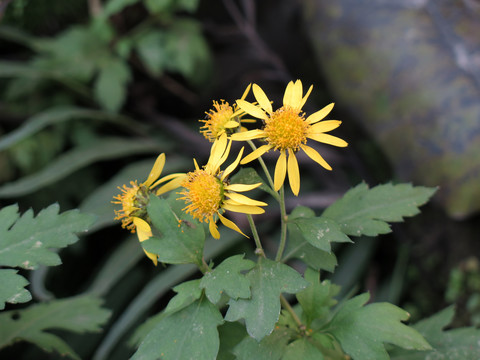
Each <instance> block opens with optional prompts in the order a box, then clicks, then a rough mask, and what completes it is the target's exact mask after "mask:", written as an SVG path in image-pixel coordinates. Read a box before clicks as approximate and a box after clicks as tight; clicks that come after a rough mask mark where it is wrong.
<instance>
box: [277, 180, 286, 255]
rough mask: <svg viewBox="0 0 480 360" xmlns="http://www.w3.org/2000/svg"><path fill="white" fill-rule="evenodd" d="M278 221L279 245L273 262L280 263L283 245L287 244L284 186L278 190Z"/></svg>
mask: <svg viewBox="0 0 480 360" xmlns="http://www.w3.org/2000/svg"><path fill="white" fill-rule="evenodd" d="M280 219H281V221H282V223H281V228H280V231H281V234H280V236H281V237H280V245H279V246H278V250H277V256H275V261H280V260H281V259H282V256H283V251H284V250H285V245H286V243H287V220H288V216H287V211H286V209H285V189H284V186H283V185H282V187H281V188H280Z"/></svg>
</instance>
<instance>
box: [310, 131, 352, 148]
mask: <svg viewBox="0 0 480 360" xmlns="http://www.w3.org/2000/svg"><path fill="white" fill-rule="evenodd" d="M307 137H309V138H310V139H313V140H315V141H318V142H321V143H324V144H329V145H333V146H338V147H345V146H348V143H347V142H346V141H345V140H343V139H340V138H339V137H336V136H333V135H330V134H309V135H307Z"/></svg>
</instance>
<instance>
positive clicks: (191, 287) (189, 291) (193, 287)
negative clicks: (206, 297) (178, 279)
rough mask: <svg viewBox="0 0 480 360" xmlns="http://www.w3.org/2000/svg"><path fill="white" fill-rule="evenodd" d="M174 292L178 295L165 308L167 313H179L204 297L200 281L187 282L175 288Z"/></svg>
mask: <svg viewBox="0 0 480 360" xmlns="http://www.w3.org/2000/svg"><path fill="white" fill-rule="evenodd" d="M173 291H175V292H176V293H177V295H175V296H174V297H173V298H171V299H170V301H169V302H168V305H167V307H166V308H165V312H166V313H174V312H177V311H179V310H181V309H183V308H186V307H187V306H188V305H190V304H191V303H193V302H195V301H197V300H198V299H200V296H202V289H201V288H200V279H197V280H190V281H185V282H183V283H181V284H180V285H177V286H175V287H174V288H173Z"/></svg>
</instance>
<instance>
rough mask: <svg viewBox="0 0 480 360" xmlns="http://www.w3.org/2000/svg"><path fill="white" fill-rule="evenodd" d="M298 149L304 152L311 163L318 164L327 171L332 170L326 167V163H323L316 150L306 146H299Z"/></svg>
mask: <svg viewBox="0 0 480 360" xmlns="http://www.w3.org/2000/svg"><path fill="white" fill-rule="evenodd" d="M300 148H301V149H302V150H303V151H305V154H307V155H308V157H309V158H310V159H312V160H313V161H315V162H317V163H319V164H320V165H321V166H323V167H324V168H325V169H327V170H332V167H331V166H330V165H328V163H327V162H326V161H325V159H324V158H323V157H322V155H320V154H319V153H318V151H317V150H315V149H312V148H311V147H310V146H307V145H300Z"/></svg>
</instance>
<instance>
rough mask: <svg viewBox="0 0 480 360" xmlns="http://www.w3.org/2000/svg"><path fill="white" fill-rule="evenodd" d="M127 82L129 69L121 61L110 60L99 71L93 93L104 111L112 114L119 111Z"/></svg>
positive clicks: (123, 99) (125, 92)
mask: <svg viewBox="0 0 480 360" xmlns="http://www.w3.org/2000/svg"><path fill="white" fill-rule="evenodd" d="M129 80H130V69H129V68H128V66H127V65H126V64H125V63H124V62H123V60H120V59H114V58H112V59H110V60H109V61H108V63H107V64H106V65H105V66H103V67H102V68H101V69H100V74H99V75H98V78H97V80H96V81H95V85H94V93H95V97H96V98H97V100H98V101H99V102H100V104H101V105H102V107H103V108H104V109H106V110H109V111H112V112H117V111H118V110H120V108H121V107H122V105H123V103H124V101H125V97H126V94H127V91H126V90H127V89H126V87H127V83H128V81H129Z"/></svg>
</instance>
